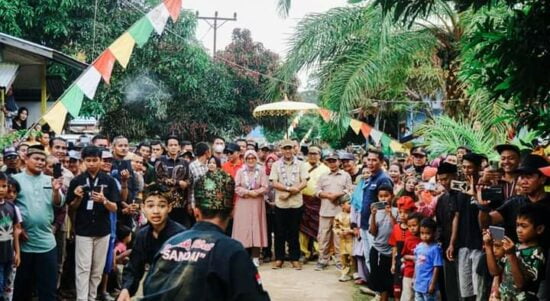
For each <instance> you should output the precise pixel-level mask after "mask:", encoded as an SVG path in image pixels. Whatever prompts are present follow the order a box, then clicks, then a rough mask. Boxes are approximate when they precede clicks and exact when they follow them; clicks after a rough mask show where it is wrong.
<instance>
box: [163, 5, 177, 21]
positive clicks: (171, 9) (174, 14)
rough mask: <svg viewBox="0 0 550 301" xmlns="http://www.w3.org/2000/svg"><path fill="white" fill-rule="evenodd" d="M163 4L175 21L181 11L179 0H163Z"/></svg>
mask: <svg viewBox="0 0 550 301" xmlns="http://www.w3.org/2000/svg"><path fill="white" fill-rule="evenodd" d="M164 5H165V6H166V9H167V10H168V12H169V13H170V17H171V18H172V21H174V22H176V21H177V20H178V17H179V15H180V12H181V0H164Z"/></svg>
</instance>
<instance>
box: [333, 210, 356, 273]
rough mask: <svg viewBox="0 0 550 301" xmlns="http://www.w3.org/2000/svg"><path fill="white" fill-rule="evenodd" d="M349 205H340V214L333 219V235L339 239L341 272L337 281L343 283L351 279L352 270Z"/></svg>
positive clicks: (351, 236)
mask: <svg viewBox="0 0 550 301" xmlns="http://www.w3.org/2000/svg"><path fill="white" fill-rule="evenodd" d="M350 211H351V207H350V203H349V200H346V201H345V202H344V203H343V204H342V212H340V213H338V214H337V215H336V216H335V217H334V229H333V231H334V235H336V236H337V237H339V238H340V261H341V264H342V270H341V275H340V279H339V281H341V282H345V281H350V280H351V279H352V277H351V276H352V274H353V268H352V258H351V251H352V250H351V249H352V246H353V233H354V231H353V230H352V229H351V225H350Z"/></svg>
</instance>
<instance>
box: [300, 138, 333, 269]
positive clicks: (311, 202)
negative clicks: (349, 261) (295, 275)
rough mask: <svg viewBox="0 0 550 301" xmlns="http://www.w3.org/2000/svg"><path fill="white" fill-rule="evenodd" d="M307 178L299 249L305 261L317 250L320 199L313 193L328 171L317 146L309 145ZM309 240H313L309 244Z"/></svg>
mask: <svg viewBox="0 0 550 301" xmlns="http://www.w3.org/2000/svg"><path fill="white" fill-rule="evenodd" d="M305 165H306V168H307V171H308V174H309V179H308V180H307V186H306V188H305V189H304V191H302V193H303V195H304V213H303V215H302V222H301V223H300V251H302V253H303V254H304V262H306V261H307V260H308V259H309V258H311V256H312V255H313V254H312V253H313V252H317V251H318V250H319V247H318V244H317V242H316V241H317V235H318V234H319V209H320V207H321V200H320V199H319V198H318V197H317V196H316V195H315V189H316V188H317V181H318V180H319V177H321V175H324V174H327V173H329V171H330V170H329V169H328V167H327V166H326V165H325V164H323V162H321V149H319V148H318V147H317V146H310V147H309V149H308V153H307V162H306V163H305ZM311 240H313V241H314V242H313V243H312V244H311Z"/></svg>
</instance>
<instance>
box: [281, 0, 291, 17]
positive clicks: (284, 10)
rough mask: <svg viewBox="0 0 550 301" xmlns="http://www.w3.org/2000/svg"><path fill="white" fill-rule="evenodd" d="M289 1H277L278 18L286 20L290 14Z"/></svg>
mask: <svg viewBox="0 0 550 301" xmlns="http://www.w3.org/2000/svg"><path fill="white" fill-rule="evenodd" d="M291 2H292V1H291V0H278V2H277V12H278V13H279V16H281V17H283V18H286V17H288V14H289V12H290V6H291Z"/></svg>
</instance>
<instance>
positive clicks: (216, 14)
mask: <svg viewBox="0 0 550 301" xmlns="http://www.w3.org/2000/svg"><path fill="white" fill-rule="evenodd" d="M195 15H196V16H197V19H199V20H204V21H205V22H206V23H207V24H208V25H209V26H210V28H211V29H214V49H213V50H212V57H216V39H217V34H218V28H220V27H222V26H223V25H224V24H225V23H227V22H228V21H237V13H233V18H222V17H218V12H217V11H216V12H215V13H214V17H201V16H199V12H198V11H197V12H196V13H195ZM210 21H213V23H211V22H210ZM218 21H223V22H222V23H221V24H218Z"/></svg>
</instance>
